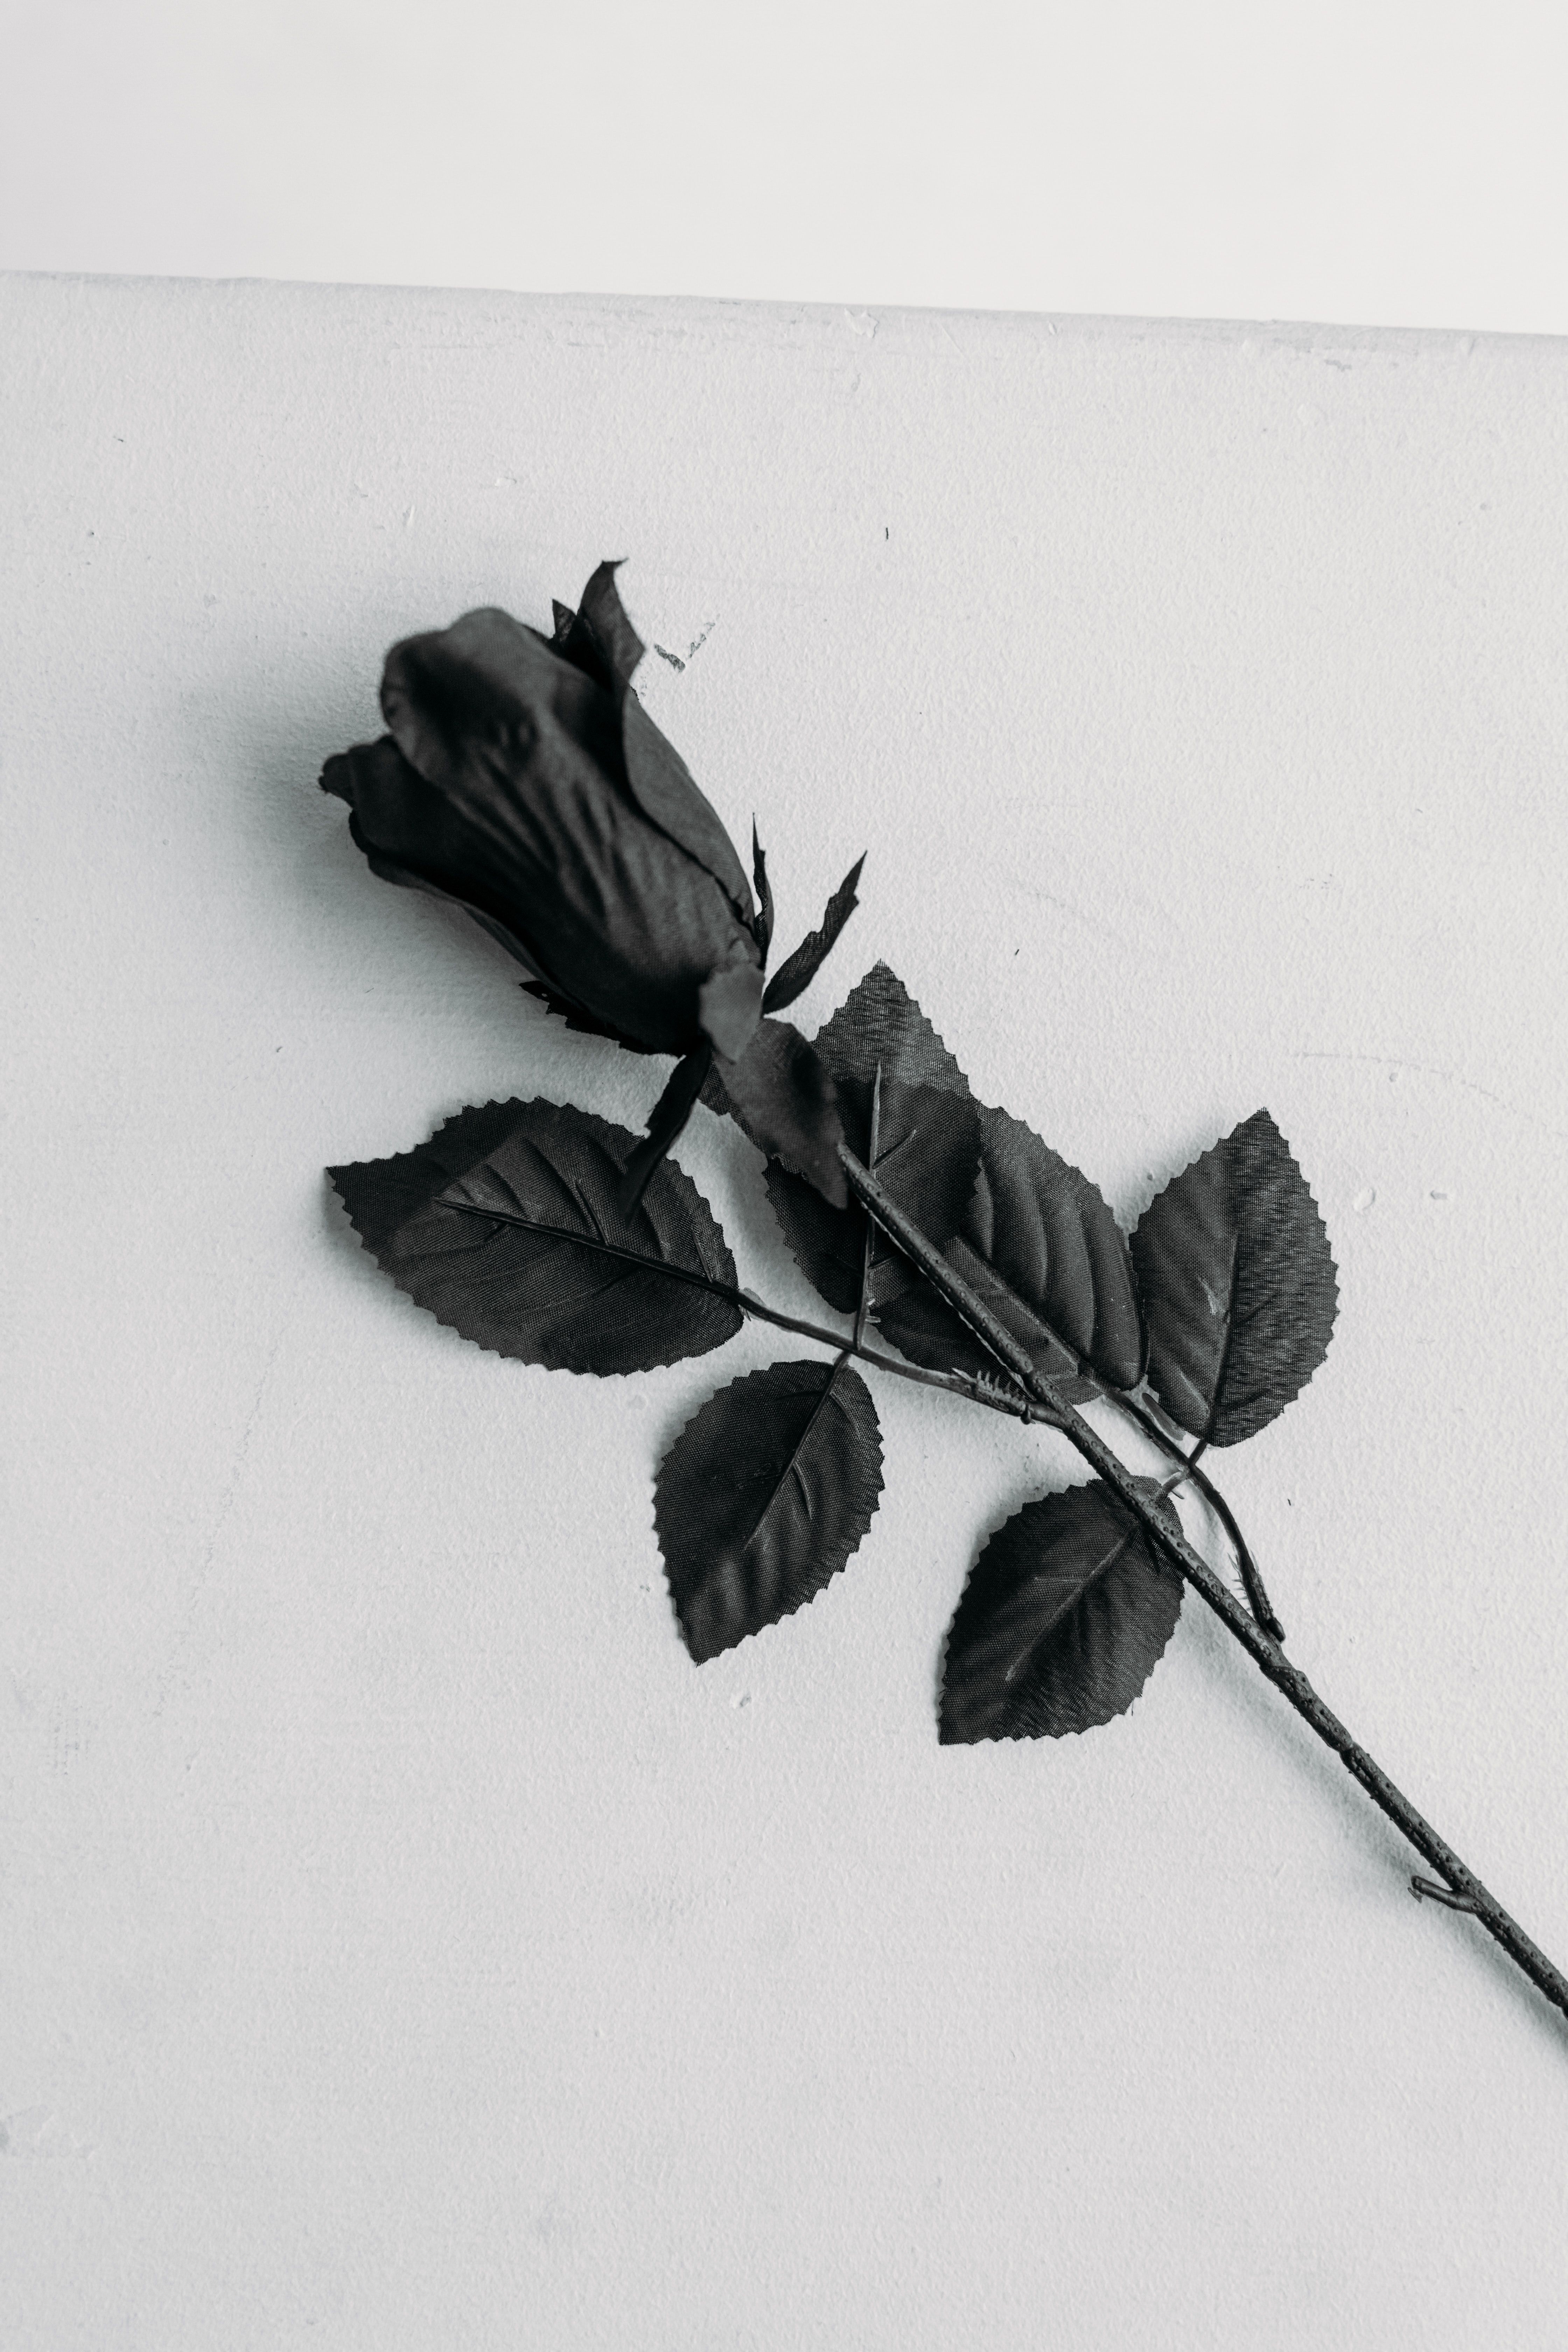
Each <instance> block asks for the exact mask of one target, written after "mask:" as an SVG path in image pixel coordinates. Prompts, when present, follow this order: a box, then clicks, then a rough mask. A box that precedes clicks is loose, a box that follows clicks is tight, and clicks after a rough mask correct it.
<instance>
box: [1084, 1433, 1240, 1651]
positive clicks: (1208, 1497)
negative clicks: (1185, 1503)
mask: <svg viewBox="0 0 1568 2352" xmlns="http://www.w3.org/2000/svg"><path fill="white" fill-rule="evenodd" d="M1102 1394H1103V1395H1105V1396H1106V1397H1107V1398H1109V1400H1110V1402H1111V1403H1112V1404H1114V1405H1118V1406H1120V1408H1121V1411H1122V1412H1124V1413H1125V1414H1126V1415H1127V1416H1128V1418H1129V1420H1131V1421H1133V1422H1136V1423H1137V1424H1138V1427H1139V1428H1140V1429H1141V1430H1142V1432H1143V1433H1144V1435H1145V1436H1146V1437H1152V1439H1153V1441H1154V1443H1155V1444H1156V1445H1159V1446H1163V1448H1164V1450H1165V1452H1166V1453H1167V1454H1169V1455H1170V1456H1171V1459H1172V1460H1173V1462H1180V1463H1183V1464H1184V1465H1185V1468H1186V1475H1187V1476H1188V1477H1189V1478H1190V1479H1191V1480H1192V1482H1193V1484H1194V1486H1195V1487H1196V1488H1197V1490H1198V1492H1199V1494H1200V1495H1202V1496H1203V1498H1204V1500H1205V1503H1207V1504H1208V1506H1209V1507H1210V1508H1211V1509H1212V1510H1213V1511H1214V1513H1215V1517H1217V1518H1218V1519H1219V1521H1220V1523H1221V1525H1222V1526H1223V1527H1224V1528H1225V1531H1226V1535H1227V1536H1228V1537H1229V1538H1230V1540H1231V1545H1232V1548H1233V1549H1234V1550H1235V1553H1236V1564H1237V1568H1238V1569H1239V1570H1241V1581H1242V1583H1243V1585H1244V1586H1245V1587H1246V1590H1247V1601H1248V1602H1249V1603H1250V1604H1251V1609H1252V1613H1253V1615H1254V1616H1255V1617H1256V1618H1257V1620H1258V1623H1259V1624H1260V1625H1261V1626H1262V1628H1263V1630H1264V1632H1265V1633H1268V1634H1271V1635H1272V1636H1273V1638H1274V1640H1275V1641H1277V1642H1282V1641H1283V1640H1284V1639H1285V1628H1284V1626H1283V1625H1281V1623H1280V1622H1279V1618H1278V1617H1277V1616H1276V1614H1275V1612H1274V1603H1273V1602H1272V1601H1270V1600H1269V1598H1268V1589H1267V1587H1266V1586H1265V1584H1264V1581H1263V1578H1262V1575H1261V1573H1260V1571H1259V1570H1258V1562H1257V1561H1256V1560H1255V1559H1253V1557H1252V1550H1251V1547H1250V1546H1249V1545H1248V1543H1247V1538H1246V1537H1245V1536H1244V1535H1243V1534H1242V1532H1241V1528H1240V1527H1239V1526H1238V1525H1237V1517H1236V1514H1235V1512H1234V1511H1233V1510H1232V1509H1231V1507H1230V1505H1229V1504H1228V1503H1227V1502H1226V1498H1225V1496H1223V1495H1222V1494H1221V1493H1220V1491H1219V1488H1218V1487H1217V1486H1215V1485H1214V1484H1213V1482H1212V1480H1211V1479H1210V1478H1209V1476H1208V1475H1207V1473H1206V1472H1205V1471H1203V1470H1200V1469H1199V1467H1198V1456H1199V1455H1200V1454H1202V1453H1203V1452H1204V1451H1205V1447H1206V1445H1207V1443H1208V1441H1207V1440H1206V1438H1205V1439H1200V1440H1199V1442H1198V1444H1196V1445H1194V1448H1193V1450H1192V1452H1191V1453H1190V1454H1184V1453H1183V1452H1182V1449H1181V1447H1180V1446H1179V1445H1178V1444H1177V1443H1176V1441H1175V1439H1174V1438H1173V1437H1172V1436H1171V1435H1170V1434H1169V1433H1168V1432H1167V1431H1165V1430H1163V1429H1162V1428H1161V1426H1160V1424H1159V1423H1158V1422H1157V1421H1156V1420H1155V1418H1154V1416H1153V1414H1152V1412H1145V1411H1144V1410H1143V1407H1142V1405H1141V1404H1137V1403H1135V1402H1133V1400H1132V1398H1131V1397H1130V1396H1122V1395H1121V1393H1120V1392H1119V1391H1117V1390H1115V1389H1106V1390H1104V1391H1102Z"/></svg>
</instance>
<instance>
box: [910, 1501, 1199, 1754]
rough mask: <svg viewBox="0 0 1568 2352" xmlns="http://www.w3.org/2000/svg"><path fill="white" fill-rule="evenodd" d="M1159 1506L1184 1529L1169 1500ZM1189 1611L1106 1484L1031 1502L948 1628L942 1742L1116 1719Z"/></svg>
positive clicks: (990, 1547)
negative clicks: (1177, 1622) (1177, 1621)
mask: <svg viewBox="0 0 1568 2352" xmlns="http://www.w3.org/2000/svg"><path fill="white" fill-rule="evenodd" d="M1137 1483H1138V1485H1139V1486H1140V1487H1141V1488H1142V1490H1143V1491H1144V1492H1145V1493H1146V1494H1148V1495H1149V1496H1150V1497H1151V1498H1152V1497H1153V1496H1155V1495H1156V1494H1157V1492H1158V1489H1157V1487H1156V1486H1155V1485H1154V1482H1153V1481H1152V1480H1148V1479H1140V1480H1139V1481H1138V1482H1137ZM1157 1508H1158V1510H1159V1513H1160V1516H1161V1517H1162V1518H1163V1519H1165V1520H1166V1521H1168V1522H1169V1524H1170V1526H1171V1528H1172V1531H1173V1533H1174V1532H1175V1531H1176V1530H1177V1527H1178V1522H1177V1520H1176V1517H1175V1514H1174V1512H1173V1510H1172V1508H1171V1507H1170V1505H1169V1503H1161V1504H1159V1505H1158V1506H1157ZM1181 1608H1182V1580H1181V1577H1180V1576H1179V1575H1178V1573H1177V1572H1176V1570H1174V1569H1173V1568H1172V1567H1171V1566H1170V1565H1169V1564H1168V1563H1167V1562H1166V1561H1165V1560H1163V1559H1161V1558H1160V1557H1159V1555H1158V1553H1157V1552H1156V1549H1155V1547H1154V1546H1153V1545H1152V1543H1151V1542H1150V1540H1149V1538H1148V1537H1147V1536H1146V1535H1145V1534H1144V1532H1143V1529H1142V1528H1141V1527H1140V1525H1139V1523H1138V1521H1137V1519H1136V1518H1134V1517H1133V1515H1132V1513H1131V1511H1130V1510H1129V1509H1128V1508H1127V1507H1126V1505H1125V1504H1124V1503H1123V1502H1122V1501H1121V1498H1120V1496H1117V1495H1116V1494H1114V1493H1113V1492H1112V1491H1111V1489H1110V1487H1109V1486H1105V1485H1103V1484H1102V1483H1101V1482H1100V1480H1099V1479H1096V1480H1095V1481H1094V1483H1093V1484H1092V1485H1091V1486H1069V1487H1068V1490H1067V1492H1066V1493H1065V1494H1062V1495H1047V1496H1046V1497H1045V1499H1044V1500H1043V1501H1041V1502H1037V1503H1026V1504H1025V1506H1024V1507H1023V1509H1022V1510H1021V1511H1019V1512H1016V1514H1015V1516H1014V1517H1012V1518H1010V1519H1009V1520H1008V1521H1007V1523H1006V1525H1005V1527H1003V1528H998V1529H997V1531H996V1533H995V1534H994V1536H993V1537H992V1538H991V1540H990V1542H989V1543H988V1544H987V1545H986V1546H985V1548H984V1550H983V1551H982V1552H981V1555H980V1557H979V1559H977V1560H976V1561H975V1563H974V1567H973V1570H972V1571H971V1573H970V1578H969V1581H968V1583H967V1584H966V1585H965V1586H964V1588H963V1599H962V1600H961V1601H960V1602H959V1604H958V1609H957V1612H956V1613H955V1614H954V1617H953V1620H952V1625H951V1627H950V1628H949V1630H948V1636H947V1651H946V1655H945V1659H944V1661H943V1667H942V1708H941V1729H942V1739H943V1740H944V1741H947V1742H950V1743H955V1744H958V1743H963V1742H967V1741H972V1740H977V1739H1040V1738H1060V1737H1061V1736H1062V1734H1063V1733H1065V1732H1069V1731H1088V1730H1089V1729H1090V1728H1091V1727H1093V1726H1094V1725H1095V1724H1097V1723H1109V1722H1110V1720H1111V1718H1112V1717H1114V1716H1118V1715H1122V1714H1124V1713H1125V1712H1126V1710H1127V1708H1128V1707H1130V1706H1131V1704H1132V1702H1133V1700H1134V1699H1135V1698H1136V1697H1137V1696H1138V1694H1139V1692H1140V1691H1141V1690H1142V1687H1143V1685H1144V1684H1145V1683H1146V1682H1147V1681H1148V1679H1149V1676H1150V1675H1151V1674H1152V1672H1153V1670H1154V1667H1155V1665H1156V1664H1158V1662H1159V1659H1160V1657H1161V1655H1162V1654H1163V1650H1164V1647H1165V1644H1166V1643H1167V1642H1168V1641H1169V1640H1170V1638H1171V1635H1172V1633H1173V1632H1174V1630H1175V1623H1176V1619H1177V1617H1178V1616H1179V1615H1180V1614H1181Z"/></svg>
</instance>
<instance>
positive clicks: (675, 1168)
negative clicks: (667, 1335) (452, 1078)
mask: <svg viewBox="0 0 1568 2352" xmlns="http://www.w3.org/2000/svg"><path fill="white" fill-rule="evenodd" d="M518 1099H519V1098H518V1097H516V1096H515V1095H492V1096H491V1097H489V1101H488V1102H482V1103H466V1104H465V1105H464V1106H463V1108H462V1109H461V1110H455V1111H453V1112H451V1113H450V1114H449V1115H448V1116H447V1118H444V1119H443V1120H442V1121H441V1124H440V1126H439V1127H433V1128H432V1129H431V1130H430V1132H429V1134H428V1135H427V1136H426V1139H425V1140H426V1143H427V1144H428V1143H434V1142H435V1140H436V1139H437V1136H440V1135H445V1133H446V1132H447V1129H448V1128H449V1127H456V1126H457V1124H458V1121H459V1119H462V1118H466V1117H467V1116H468V1113H469V1112H471V1111H476V1110H502V1109H504V1108H506V1106H507V1104H508V1103H510V1102H515V1101H517V1100H518ZM536 1102H542V1103H549V1104H550V1108H551V1109H552V1110H574V1111H582V1110H583V1106H582V1104H581V1103H558V1102H554V1101H552V1099H551V1097H549V1096H548V1095H531V1096H530V1097H529V1098H528V1104H531V1103H536ZM528 1104H525V1105H524V1106H523V1108H525V1109H526V1108H528ZM584 1116H585V1117H587V1118H601V1117H602V1115H601V1114H600V1113H599V1112H597V1111H588V1112H586V1113H584ZM602 1124H603V1125H605V1127H610V1126H613V1125H614V1124H615V1122H614V1121H613V1120H611V1119H602ZM627 1131H628V1133H629V1129H628V1130H627ZM632 1141H633V1142H634V1143H635V1142H636V1141H637V1138H636V1137H635V1136H633V1137H632ZM418 1149H419V1146H418V1145H417V1144H415V1145H412V1146H410V1149H409V1151H407V1152H402V1151H392V1152H385V1153H384V1154H382V1155H381V1156H382V1157H383V1158H384V1159H389V1160H405V1159H407V1158H409V1157H410V1156H411V1154H412V1152H413V1151H416V1150H418ZM358 1164H360V1163H357V1162H355V1161H353V1160H343V1161H342V1162H340V1165H341V1166H342V1167H343V1168H350V1167H353V1166H355V1165H358ZM661 1165H662V1166H663V1167H665V1168H668V1171H669V1172H670V1174H671V1175H672V1176H674V1177H676V1178H678V1179H679V1181H680V1182H681V1183H683V1184H685V1185H688V1186H689V1189H690V1190H691V1192H693V1193H695V1194H696V1197H697V1199H698V1200H699V1201H701V1202H702V1203H703V1206H704V1207H705V1208H708V1213H709V1215H710V1217H713V1223H715V1225H718V1224H719V1220H718V1218H717V1217H716V1216H713V1211H712V1209H711V1208H710V1207H709V1205H708V1202H707V1201H706V1199H705V1198H704V1195H703V1194H702V1193H701V1192H698V1189H697V1186H696V1184H695V1182H694V1181H693V1180H692V1179H691V1178H690V1177H689V1175H688V1174H687V1172H686V1171H685V1169H684V1168H682V1167H681V1166H680V1164H679V1161H678V1160H675V1159H673V1158H668V1159H666V1160H664V1161H663V1162H662V1163H661ZM323 1172H324V1174H325V1175H326V1178H327V1181H328V1182H329V1183H330V1184H331V1188H332V1191H333V1192H335V1193H336V1194H337V1197H338V1200H339V1202H340V1203H341V1205H342V1212H343V1214H344V1216H345V1217H347V1219H348V1221H349V1227H350V1230H351V1232H352V1233H353V1235H354V1237H355V1239H356V1240H357V1241H358V1243H359V1245H360V1247H361V1249H362V1250H363V1252H364V1254H365V1255H366V1256H367V1257H368V1258H369V1259H370V1261H371V1263H372V1264H373V1265H374V1266H375V1267H376V1269H377V1271H378V1272H379V1273H381V1274H383V1275H384V1276H385V1277H386V1279H387V1281H388V1282H389V1283H390V1284H391V1285H392V1287H393V1289H394V1290H395V1292H396V1293H397V1295H398V1297H400V1298H405V1299H406V1300H407V1302H408V1304H409V1306H410V1307H413V1308H414V1310H415V1312H416V1314H419V1315H428V1317H429V1318H430V1320H431V1321H432V1323H435V1324H437V1325H438V1326H439V1328H441V1329H442V1330H443V1331H449V1332H450V1333H451V1334H452V1337H453V1339H456V1340H458V1342H459V1343H460V1344H461V1345H462V1346H463V1347H465V1348H474V1349H478V1351H479V1354H480V1355H481V1356H494V1357H496V1358H497V1359H498V1360H500V1362H501V1363H503V1364H514V1365H516V1367H517V1369H518V1370H519V1371H524V1372H543V1373H545V1374H547V1375H548V1374H551V1373H554V1372H566V1373H568V1374H570V1376H571V1377H572V1378H573V1379H574V1380H595V1381H635V1380H640V1379H645V1378H646V1377H647V1373H648V1372H658V1371H671V1370H674V1368H675V1366H676V1365H677V1364H689V1363H693V1362H695V1361H696V1358H695V1357H694V1356H692V1355H691V1354H689V1353H688V1354H685V1355H679V1356H656V1357H655V1358H654V1360H653V1361H652V1362H651V1363H650V1364H648V1365H647V1366H645V1367H644V1368H643V1369H642V1370H640V1371H630V1372H596V1371H595V1370H594V1368H593V1366H592V1365H591V1364H574V1363H570V1362H568V1363H564V1364H539V1363H534V1362H532V1361H531V1360H530V1359H529V1358H528V1357H526V1356H513V1355H510V1354H509V1353H508V1352H507V1350H506V1349H504V1348H492V1347H490V1346H489V1345H488V1344H487V1343H486V1341H484V1340H483V1339H469V1337H468V1333H467V1332H466V1331H459V1330H458V1327H457V1325H456V1324H455V1323H448V1322H447V1320H446V1319H445V1318H444V1317H442V1316H439V1315H437V1312H436V1310H435V1308H434V1307H426V1305H425V1303H424V1301H423V1300H422V1299H418V1298H416V1297H415V1296H414V1294H413V1292H412V1291H410V1290H405V1288H404V1286H403V1285H402V1283H400V1282H399V1281H398V1279H397V1276H395V1274H394V1273H393V1272H392V1270H391V1268H390V1267H389V1266H388V1265H387V1264H386V1261H385V1260H384V1257H383V1256H382V1255H381V1253H380V1252H379V1250H375V1249H373V1248H372V1246H371V1244H369V1242H367V1241H366V1239H365V1237H364V1235H363V1234H362V1233H361V1232H360V1229H359V1226H358V1225H357V1224H356V1223H354V1214H353V1210H352V1209H351V1208H350V1207H349V1204H348V1202H347V1201H346V1200H345V1199H344V1197H343V1190H342V1185H341V1184H340V1183H339V1182H338V1171H337V1169H336V1168H328V1169H326V1170H325V1171H323ZM451 1213H452V1215H453V1216H469V1217H479V1215H480V1214H481V1213H480V1212H479V1211H478V1210H472V1209H454V1210H453V1211H452V1212H451ZM494 1222H495V1223H498V1224H500V1223H505V1222H506V1220H505V1219H503V1218H497V1219H495V1220H494ZM541 1230H542V1229H541ZM719 1232H720V1238H721V1239H722V1238H723V1227H722V1226H719ZM561 1238H562V1239H563V1240H567V1241H573V1242H577V1243H578V1245H579V1246H580V1247H582V1248H584V1249H592V1248H593V1247H594V1244H593V1243H592V1242H591V1241H588V1240H585V1239H583V1238H582V1237H580V1236H578V1235H576V1234H563V1235H562V1236H561ZM724 1246H725V1248H726V1249H728V1248H729V1244H728V1243H727V1242H726V1243H725V1244H724ZM732 1256H733V1253H731V1258H732ZM640 1263H642V1264H644V1265H647V1267H648V1269H649V1270H650V1272H653V1273H657V1272H658V1259H657V1258H646V1259H643V1260H641V1261H640ZM669 1278H670V1280H671V1281H682V1280H685V1281H687V1282H688V1283H689V1286H690V1287H692V1288H693V1289H700V1288H701V1287H702V1285H701V1284H700V1283H696V1282H692V1281H691V1280H690V1277H689V1276H686V1275H684V1274H681V1273H678V1272H675V1271H674V1270H671V1272H670V1276H669ZM736 1288H737V1295H738V1291H739V1286H738V1285H737V1286H736ZM709 1295H710V1297H720V1298H722V1297H725V1290H724V1286H722V1285H718V1284H716V1285H715V1286H714V1287H713V1288H712V1290H710V1294H709ZM729 1303H731V1304H734V1302H733V1301H731V1302H729ZM735 1312H736V1314H737V1315H738V1316H739V1317H740V1318H741V1319H740V1322H739V1323H738V1324H737V1325H736V1327H735V1328H734V1330H733V1331H731V1334H730V1339H739V1337H740V1335H741V1332H742V1329H743V1328H744V1327H745V1322H746V1316H745V1310H744V1309H743V1308H742V1307H739V1306H736V1307H735ZM730 1339H721V1340H720V1341H719V1342H718V1347H719V1348H727V1347H728V1346H729V1344H730ZM708 1352H709V1353H710V1354H716V1353H717V1352H718V1349H717V1348H714V1349H709V1350H708ZM741 1377H742V1378H744V1374H742V1376H741ZM714 1394H715V1395H717V1394H718V1391H717V1390H715V1391H714ZM879 1491H880V1490H879Z"/></svg>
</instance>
